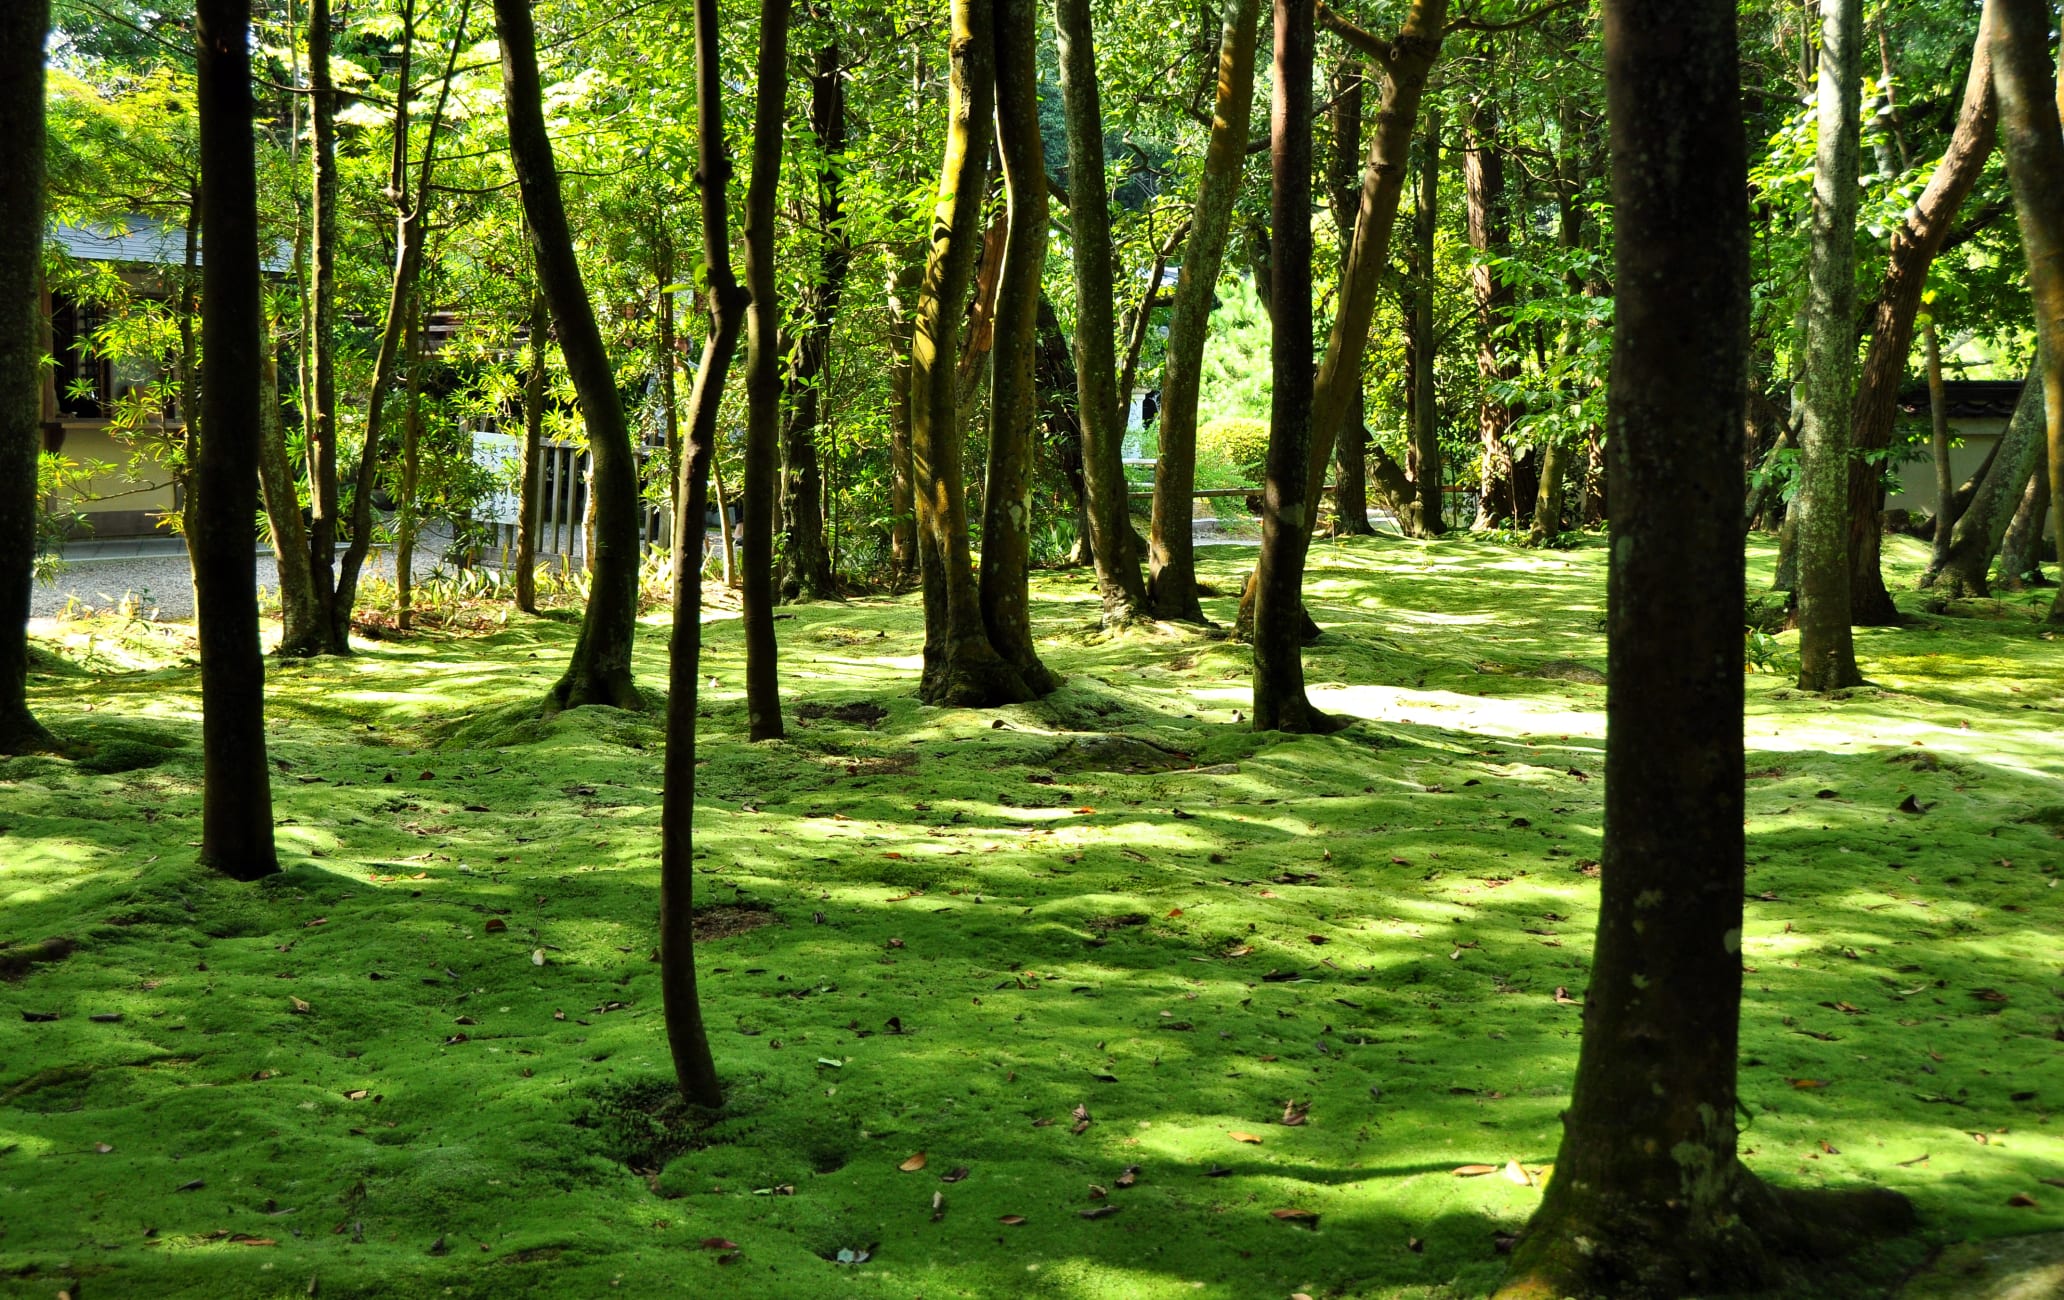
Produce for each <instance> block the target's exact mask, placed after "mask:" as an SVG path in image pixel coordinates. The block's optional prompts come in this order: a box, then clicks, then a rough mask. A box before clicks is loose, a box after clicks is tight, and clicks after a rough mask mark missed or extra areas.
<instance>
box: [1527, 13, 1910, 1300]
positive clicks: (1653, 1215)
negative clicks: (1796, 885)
mask: <svg viewBox="0 0 2064 1300" xmlns="http://www.w3.org/2000/svg"><path fill="white" fill-rule="evenodd" d="M1605 60H1606V79H1607V80H1606V85H1607V95H1608V105H1609V117H1610V121H1611V130H1612V158H1613V200H1614V202H1613V210H1614V213H1615V217H1614V221H1615V235H1616V239H1615V243H1616V261H1617V265H1616V273H1615V276H1614V283H1615V284H1616V285H1617V286H1618V297H1617V301H1616V304H1615V307H1616V317H1617V326H1616V328H1615V331H1614V337H1615V339H1616V340H1617V341H1616V345H1615V348H1614V354H1613V360H1612V387H1611V395H1610V399H1609V407H1608V415H1607V420H1608V424H1609V426H1610V436H1609V438H1608V440H1607V448H1608V451H1607V454H1608V456H1609V458H1610V465H1611V469H1610V473H1611V475H1612V489H1611V491H1612V497H1613V502H1614V510H1613V514H1612V519H1611V524H1610V528H1611V548H1612V557H1613V559H1612V566H1611V572H1610V576H1609V579H1608V595H1607V610H1608V615H1607V619H1608V628H1609V637H1610V640H1609V647H1610V648H1609V651H1608V657H1609V664H1608V669H1607V677H1608V686H1607V688H1606V689H1607V696H1606V728H1607V734H1608V735H1609V737H1610V741H1609V743H1608V746H1607V750H1606V787H1605V789H1606V806H1605V836H1604V848H1603V852H1602V854H1601V856H1602V858H1603V862H1604V872H1603V876H1602V885H1601V896H1600V904H1599V924H1598V939H1597V945H1596V948H1595V955H1594V964H1593V969H1592V972H1591V985H1590V988H1589V989H1588V990H1587V991H1586V994H1585V1007H1584V1024H1583V1043H1582V1048H1581V1050H1580V1053H1579V1056H1578V1062H1577V1074H1576V1084H1575V1090H1574V1093H1573V1095H1572V1097H1571V1100H1570V1106H1569V1109H1568V1110H1566V1111H1565V1112H1564V1113H1563V1140H1562V1150H1561V1153H1560V1154H1559V1156H1558V1157H1557V1161H1556V1166H1555V1178H1554V1179H1553V1181H1551V1182H1550V1183H1549V1184H1548V1188H1547V1192H1546V1194H1545V1196H1544V1199H1543V1201H1542V1203H1541V1207H1540V1209H1539V1210H1538V1211H1537V1212H1536V1213H1535V1215H1534V1218H1533V1221H1532V1222H1531V1223H1530V1224H1529V1225H1528V1227H1527V1229H1526V1232H1525V1234H1524V1235H1523V1236H1522V1237H1521V1239H1520V1241H1519V1243H1518V1245H1517V1246H1516V1247H1515V1248H1514V1250H1513V1256H1512V1266H1511V1272H1510V1274H1509V1275H1508V1277H1507V1280H1506V1282H1505V1284H1504V1285H1503V1287H1502V1288H1501V1289H1500V1290H1499V1292H1498V1295H1499V1296H1500V1297H1502V1298H1503V1300H1542V1298H1545V1297H1556V1296H1565V1295H1587V1296H1588V1295H1594V1294H1603V1295H1614V1296H1631V1295H1656V1296H1676V1295H1684V1294H1688V1293H1692V1292H1697V1293H1700V1294H1707V1293H1717V1292H1721V1291H1727V1290H1731V1289H1733V1287H1735V1286H1747V1285H1753V1284H1761V1283H1764V1282H1765V1281H1767V1280H1768V1279H1767V1278H1766V1276H1765V1273H1766V1269H1765V1268H1764V1267H1763V1266H1764V1265H1766V1264H1767V1263H1768V1262H1769V1260H1770V1252H1771V1251H1772V1250H1773V1249H1775V1248H1779V1247H1783V1246H1785V1245H1789V1244H1793V1242H1792V1241H1790V1240H1787V1236H1788V1235H1789V1236H1790V1237H1791V1238H1792V1239H1794V1240H1796V1239H1798V1238H1808V1239H1814V1240H1816V1241H1817V1239H1819V1238H1820V1237H1822V1236H1823V1235H1825V1232H1826V1230H1827V1229H1829V1228H1833V1227H1835V1226H1838V1224H1839V1223H1840V1222H1841V1221H1843V1220H1844V1219H1846V1218H1850V1217H1852V1216H1851V1215H1850V1214H1849V1213H1848V1211H1849V1209H1850V1202H1849V1200H1847V1199H1845V1198H1841V1197H1839V1196H1837V1197H1830V1198H1827V1203H1823V1201H1822V1200H1821V1199H1820V1198H1815V1200H1814V1201H1813V1202H1812V1206H1811V1208H1810V1209H1809V1208H1808V1207H1806V1206H1798V1207H1793V1206H1791V1205H1789V1204H1785V1203H1780V1201H1779V1198H1778V1195H1777V1194H1776V1193H1774V1192H1773V1191H1771V1190H1770V1189H1769V1188H1767V1187H1766V1186H1764V1185H1763V1184H1762V1183H1761V1182H1759V1181H1758V1180H1757V1179H1756V1178H1755V1177H1754V1176H1753V1175H1751V1174H1750V1173H1749V1172H1748V1171H1747V1170H1746V1169H1744V1168H1743V1166H1742V1165H1741V1163H1740V1160H1739V1159H1738V1157H1737V1152H1736V1137H1737V1130H1736V1122H1735V1117H1736V1112H1737V1108H1738V1105H1739V1102H1738V1098H1737V1091H1736V1069H1737V1046H1738V1039H1739V1031H1740V1012H1741V978H1742V976H1741V933H1742V901H1741V900H1742V890H1743V878H1744V877H1743V848H1744V842H1743V831H1742V813H1743V793H1742V782H1743V759H1742V705H1743V690H1742V667H1743V659H1742V629H1741V607H1742V602H1743V599H1744V597H1745V595H1746V593H1745V590H1744V581H1743V574H1742V562H1741V522H1740V516H1739V514H1738V513H1737V512H1738V510H1739V509H1740V504H1739V499H1738V498H1737V497H1736V495H1735V493H1736V491H1737V490H1738V487H1739V485H1740V483H1741V473H1742V455H1743V443H1742V417H1743V398H1744V388H1745V385H1744V376H1745V375H1746V362H1747V348H1748V317H1749V277H1748V271H1749V221H1748V186H1747V184H1746V173H1747V148H1746V144H1745V141H1744V135H1743V128H1742V111H1741V103H1740V98H1739V95H1740V91H1739V87H1740V85H1741V81H1740V76H1739V72H1738V65H1737V61H1736V47H1735V5H1734V3H1733V0H1607V3H1606V6H1605ZM1874 1198H1882V1199H1874ZM1790 1199H1791V1198H1790V1197H1787V1198H1785V1200H1786V1201H1787V1202H1789V1200H1790ZM1801 1199H1804V1198H1803V1197H1802V1198H1801ZM1857 1199H1858V1200H1861V1201H1862V1202H1864V1204H1865V1206H1866V1208H1871V1209H1882V1211H1883V1214H1884V1217H1885V1218H1886V1219H1888V1220H1892V1219H1899V1220H1901V1221H1902V1222H1904V1221H1910V1218H1911V1212H1910V1210H1907V1209H1906V1207H1905V1203H1904V1201H1903V1199H1901V1198H1897V1197H1893V1196H1891V1195H1890V1194H1889V1193H1875V1192H1874V1193H1865V1194H1864V1196H1863V1197H1861V1198H1857ZM1891 1202H1897V1204H1896V1206H1893V1205H1891V1204H1890V1203H1891ZM1800 1244H1804V1243H1800Z"/></svg>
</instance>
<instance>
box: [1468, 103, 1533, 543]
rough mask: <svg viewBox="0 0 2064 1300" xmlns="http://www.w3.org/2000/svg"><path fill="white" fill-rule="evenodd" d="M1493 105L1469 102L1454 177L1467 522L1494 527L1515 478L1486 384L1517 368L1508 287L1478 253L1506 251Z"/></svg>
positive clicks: (1502, 423)
mask: <svg viewBox="0 0 2064 1300" xmlns="http://www.w3.org/2000/svg"><path fill="white" fill-rule="evenodd" d="M1496 129H1497V110H1496V109H1495V108H1494V107H1493V106H1492V105H1490V104H1488V103H1480V104H1478V105H1477V106H1476V108H1475V110H1474V112H1473V113H1472V115H1471V118H1470V122H1469V134H1468V147H1467V149H1466V150H1465V151H1464V152H1463V154H1462V184H1463V193H1464V195H1465V199H1466V202H1467V213H1468V227H1469V247H1470V249H1471V250H1472V251H1474V252H1475V254H1476V258H1477V260H1476V264H1475V265H1474V266H1472V267H1471V268H1470V270H1469V282H1470V286H1471V288H1472V289H1473V290H1474V293H1475V298H1476V334H1477V337H1476V372H1477V376H1478V380H1479V382H1480V383H1481V385H1482V388H1483V396H1482V397H1481V398H1480V399H1479V400H1478V402H1477V408H1476V430H1477V438H1478V441H1479V442H1481V444H1482V446H1483V452H1482V458H1483V470H1482V476H1481V478H1480V480H1479V482H1478V487H1477V497H1476V519H1475V522H1474V523H1472V524H1471V525H1470V526H1471V528H1472V529H1475V530H1477V531H1482V530H1484V529H1487V528H1495V527H1497V526H1498V524H1499V522H1500V521H1501V520H1504V519H1507V518H1512V519H1513V522H1515V523H1516V522H1518V521H1517V519H1516V517H1514V516H1516V515H1517V513H1518V512H1517V509H1516V507H1515V505H1514V502H1515V501H1516V500H1517V491H1518V485H1517V483H1516V482H1515V481H1514V480H1515V478H1516V477H1517V470H1516V466H1515V464H1514V459H1515V458H1514V453H1513V449H1512V446H1511V444H1510V443H1508V442H1507V441H1506V432H1507V431H1508V430H1509V429H1511V427H1512V408H1511V407H1510V406H1509V405H1507V404H1506V403H1505V402H1504V401H1502V400H1501V399H1500V398H1499V397H1498V396H1497V394H1496V393H1495V392H1494V391H1493V389H1494V386H1495V385H1498V384H1504V383H1510V382H1511V381H1512V380H1513V379H1514V378H1516V377H1517V376H1518V374H1519V358H1518V357H1517V356H1516V355H1514V353H1513V349H1512V345H1511V341H1510V338H1509V333H1508V331H1509V327H1510V325H1511V321H1512V307H1513V299H1514V294H1513V290H1512V286H1511V285H1509V284H1507V283H1505V281H1504V280H1502V279H1500V278H1499V276H1498V273H1497V271H1496V269H1495V268H1493V267H1492V266H1490V265H1489V264H1488V262H1487V260H1486V259H1494V258H1502V257H1504V256H1506V255H1507V253H1508V252H1509V251H1510V248H1509V241H1510V239H1511V231H1512V220H1511V213H1510V210H1509V205H1508V203H1507V199H1506V193H1505V156H1504V155H1503V154H1501V153H1499V152H1498V147H1497V144H1496V141H1495V139H1494V135H1495V132H1496Z"/></svg>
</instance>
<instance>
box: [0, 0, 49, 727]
mask: <svg viewBox="0 0 2064 1300" xmlns="http://www.w3.org/2000/svg"><path fill="white" fill-rule="evenodd" d="M49 32H50V0H21V2H20V3H17V4H10V5H0V172H4V173H5V174H6V175H8V176H11V177H13V178H14V179H13V180H12V181H10V182H9V183H7V184H6V185H0V754H25V753H29V752H31V751H35V750H45V749H51V748H54V747H55V746H56V744H57V741H56V740H55V738H53V737H52V736H51V734H50V733H49V732H48V731H47V730H45V729H44V727H43V724H42V723H40V722H38V721H36V716H35V715H34V714H33V713H31V712H30V711H29V702H28V684H29V605H30V600H31V597H32V596H33V594H34V590H35V584H36V508H37V504H38V503H37V500H36V458H37V456H38V455H40V454H41V453H42V450H43V356H44V352H45V348H44V343H43V314H42V311H41V310H40V307H39V304H40V302H41V300H42V292H41V289H40V285H41V282H42V268H43V152H44V138H43V45H44V40H45V38H46V37H47V36H48V35H49Z"/></svg>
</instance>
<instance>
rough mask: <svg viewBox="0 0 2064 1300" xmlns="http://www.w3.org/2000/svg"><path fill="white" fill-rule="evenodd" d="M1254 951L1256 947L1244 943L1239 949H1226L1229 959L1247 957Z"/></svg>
mask: <svg viewBox="0 0 2064 1300" xmlns="http://www.w3.org/2000/svg"><path fill="white" fill-rule="evenodd" d="M1253 951H1254V945H1252V944H1246V943H1243V944H1241V945H1240V946H1239V947H1237V948H1228V949H1226V956H1228V957H1245V956H1247V955H1248V954H1250V953H1252V952H1253Z"/></svg>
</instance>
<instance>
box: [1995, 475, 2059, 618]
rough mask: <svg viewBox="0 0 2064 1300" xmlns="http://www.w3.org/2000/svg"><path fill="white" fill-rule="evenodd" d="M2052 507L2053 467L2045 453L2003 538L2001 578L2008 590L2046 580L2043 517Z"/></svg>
mask: <svg viewBox="0 0 2064 1300" xmlns="http://www.w3.org/2000/svg"><path fill="white" fill-rule="evenodd" d="M2049 510H2050V470H2049V464H2048V457H2044V463H2043V464H2040V465H2038V466H2036V467H2035V472H2034V473H2033V474H2030V475H2029V476H2028V486H2027V487H2026V488H2024V489H2022V492H2021V504H2020V505H2018V506H2016V507H2015V509H2014V522H2013V523H2011V524H2008V525H2007V535H2006V536H2005V537H2004V538H2002V539H2001V541H2000V560H1999V574H2000V577H1999V582H2000V586H2001V587H2004V588H2005V589H2006V590H2008V591H2021V590H2024V589H2026V588H2028V587H2030V586H2032V585H2034V584H2035V583H2038V582H2040V581H2041V580H2042V550H2043V540H2044V538H2043V517H2044V516H2045V515H2046V514H2048V513H2049Z"/></svg>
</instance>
